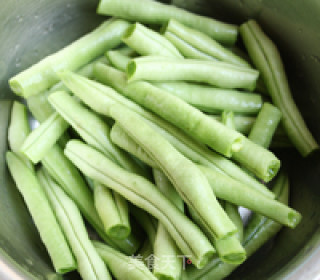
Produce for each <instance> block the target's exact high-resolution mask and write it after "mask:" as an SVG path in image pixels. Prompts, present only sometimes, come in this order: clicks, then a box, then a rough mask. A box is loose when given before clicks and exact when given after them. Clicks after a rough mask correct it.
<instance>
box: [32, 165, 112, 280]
mask: <svg viewBox="0 0 320 280" xmlns="http://www.w3.org/2000/svg"><path fill="white" fill-rule="evenodd" d="M37 176H38V178H39V180H40V182H41V184H42V187H43V189H44V190H45V192H46V194H47V197H48V199H49V201H50V204H51V206H52V208H53V209H54V212H55V215H56V217H57V219H58V221H59V223H60V225H61V227H62V229H63V231H64V234H65V236H66V238H67V239H68V241H69V244H70V247H71V249H72V252H73V253H74V255H75V257H76V260H77V263H78V271H79V273H80V275H81V276H82V278H83V279H84V280H94V279H96V280H98V279H99V280H102V279H104V280H107V279H110V280H111V277H110V274H109V272H108V270H107V268H106V266H105V264H104V263H103V261H102V259H101V258H100V256H99V255H98V253H97V251H96V250H95V248H94V247H93V245H92V243H91V241H90V240H89V236H88V233H87V230H86V228H85V225H84V221H83V219H82V217H81V214H80V211H79V209H78V208H77V206H76V205H75V203H74V202H73V201H72V200H71V199H70V198H69V197H68V196H67V195H66V193H65V192H64V191H63V190H62V189H61V188H60V187H59V186H58V185H57V184H56V183H55V182H54V181H53V179H51V178H50V177H49V175H48V174H47V173H46V172H45V171H44V169H41V170H40V171H38V172H37Z"/></svg>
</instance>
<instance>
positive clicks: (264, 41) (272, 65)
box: [240, 20, 319, 156]
mask: <svg viewBox="0 0 320 280" xmlns="http://www.w3.org/2000/svg"><path fill="white" fill-rule="evenodd" d="M240 30H241V35H242V38H243V41H244V44H245V46H246V48H247V49H248V52H249V55H250V56H251V58H252V60H253V63H254V64H255V66H256V67H257V68H258V69H259V70H260V71H261V76H262V78H263V80H264V82H265V85H266V87H267V89H268V91H269V93H270V96H271V98H272V101H273V103H274V104H275V105H276V106H277V107H278V108H279V109H280V111H281V112H282V114H283V121H282V124H283V126H284V128H285V130H286V132H287V134H288V136H289V138H290V140H291V141H292V143H293V144H294V145H295V147H296V148H297V149H298V151H299V152H300V153H301V155H302V156H308V155H309V154H310V153H312V152H313V151H315V150H317V149H319V145H318V143H317V142H316V140H315V139H314V137H313V136H312V134H311V132H310V131H309V129H308V128H307V126H306V123H305V121H304V120H303V117H302V115H301V113H300V111H299V109H298V108H297V105H296V104H295V102H294V100H293V98H292V94H291V90H290V87H289V84H288V79H287V76H286V73H285V69H284V66H283V62H282V60H281V57H280V54H279V51H278V49H277V47H276V45H275V44H274V43H273V42H272V41H271V39H270V38H269V37H267V35H266V34H265V33H264V32H263V30H262V29H261V27H260V26H259V25H258V24H257V22H255V21H254V20H250V21H249V22H247V23H245V24H243V25H242V26H241V29H240Z"/></svg>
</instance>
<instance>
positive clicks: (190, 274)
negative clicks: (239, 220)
mask: <svg viewBox="0 0 320 280" xmlns="http://www.w3.org/2000/svg"><path fill="white" fill-rule="evenodd" d="M288 190H289V182H288V177H287V176H286V175H285V174H284V173H280V174H279V176H278V178H277V180H276V183H275V186H274V188H273V192H274V193H275V194H276V198H277V200H278V201H279V202H281V203H284V204H288ZM281 228H282V225H281V224H279V223H277V222H275V221H273V220H270V219H267V218H266V217H264V216H261V215H259V214H253V216H252V219H251V220H250V221H249V224H248V225H247V227H246V229H245V234H244V242H243V244H244V246H245V249H246V251H247V255H248V257H250V256H252V255H253V253H255V252H256V251H257V250H258V249H259V248H260V247H261V246H262V245H264V244H265V243H266V242H267V241H268V240H269V239H271V238H272V237H273V236H274V235H276V234H277V233H278V232H279V231H280V229H281ZM237 267H238V265H232V264H227V263H223V262H222V261H220V260H219V259H218V258H215V259H214V260H212V261H211V262H210V263H209V264H208V265H207V266H205V267H204V268H203V269H202V270H199V269H194V268H193V267H189V268H188V269H187V270H186V271H184V272H183V275H182V280H200V279H201V280H212V279H214V280H220V279H224V278H225V277H227V276H228V275H229V274H230V273H231V272H232V271H233V270H235V269H236V268H237Z"/></svg>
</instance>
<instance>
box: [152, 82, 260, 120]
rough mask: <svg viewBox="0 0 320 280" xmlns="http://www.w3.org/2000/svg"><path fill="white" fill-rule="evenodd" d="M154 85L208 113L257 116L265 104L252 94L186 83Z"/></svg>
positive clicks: (256, 95) (159, 83) (157, 83)
mask: <svg viewBox="0 0 320 280" xmlns="http://www.w3.org/2000/svg"><path fill="white" fill-rule="evenodd" d="M153 85H155V86H157V87H159V88H162V89H164V90H166V91H167V92H170V93H171V94H173V95H175V96H177V97H179V98H181V99H182V100H184V101H185V102H187V103H189V104H191V105H192V106H194V107H196V108H198V109H199V110H201V111H204V112H208V113H220V112H222V111H224V110H227V111H232V112H234V113H239V114H247V115H251V114H253V115H256V114H257V113H258V112H259V111H260V109H261V107H262V104H263V100H262V97H261V95H259V94H255V93H251V92H243V91H238V90H227V89H220V88H215V87H210V86H205V85H200V84H192V83H185V82H155V83H153Z"/></svg>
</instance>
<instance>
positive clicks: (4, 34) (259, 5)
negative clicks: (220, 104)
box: [0, 0, 320, 280]
mask: <svg viewBox="0 0 320 280" xmlns="http://www.w3.org/2000/svg"><path fill="white" fill-rule="evenodd" d="M164 2H167V3H169V2H170V3H171V2H172V3H173V4H174V5H177V6H179V7H183V8H185V9H188V10H190V11H194V12H196V13H199V14H203V15H207V16H212V17H215V18H217V19H220V20H224V21H227V22H231V23H236V24H240V23H242V22H244V21H245V20H247V19H249V18H255V19H256V20H257V21H258V22H259V23H260V24H261V25H262V27H263V28H264V30H265V31H266V33H267V34H268V35H269V36H270V37H271V38H272V39H273V40H274V41H275V42H276V44H277V45H278V47H279V49H280V52H281V55H282V57H283V60H284V63H285V67H286V70H287V73H288V78H289V81H290V84H291V87H292V90H293V95H294V98H295V100H296V102H297V104H298V106H299V108H300V110H301V112H302V114H303V116H304V118H305V120H306V122H307V124H308V126H309V128H310V130H311V131H312V133H313V134H314V136H315V138H316V139H317V140H318V141H320V125H319V123H320V110H319V109H320V79H319V75H320V48H319V46H320V33H319V27H320V5H319V1H318V0H304V1H302V0H281V1H277V0H237V1H234V0H214V1H213V0H211V1H210V0H173V1H164ZM97 4H98V3H97V1H94V0H69V1H65V0H55V1H50V0H37V1H35V0H24V1H21V0H11V1H2V3H1V6H2V7H1V10H0V42H1V44H0V54H1V56H0V99H1V101H0V139H1V141H0V172H1V175H0V279H2V280H7V279H8V280H9V279H10V280H11V279H49V280H53V279H60V276H58V275H56V274H55V273H54V272H53V268H52V265H51V262H50V259H49V257H48V255H47V253H46V250H45V248H44V246H43V245H42V243H41V241H40V237H39V234H38V233H37V231H36V229H35V226H34V224H33V222H32V220H31V218H30V215H29V213H28V211H27V209H26V207H25V205H24V203H23V200H22V198H21V196H20V194H19V193H18V191H17V189H16V187H15V185H14V183H13V182H12V179H11V177H10V176H9V174H8V170H7V167H6V164H5V157H4V155H5V152H6V150H7V141H6V137H7V127H8V121H9V116H10V109H11V101H10V100H13V99H15V98H16V96H14V95H13V94H12V93H11V92H10V90H9V87H8V83H7V81H8V79H9V77H11V76H12V75H13V74H15V73H17V72H19V71H21V70H23V69H25V68H26V67H28V66H29V65H31V64H33V63H35V62H37V61H38V60H40V59H41V58H43V57H44V56H46V55H48V54H50V53H52V52H54V51H56V50H58V49H60V48H62V47H63V46H65V45H66V44H68V43H70V42H72V41H74V40H75V39H76V38H78V37H80V36H81V35H83V34H85V33H87V32H88V31H90V30H92V29H93V28H94V27H95V26H97V25H98V24H99V23H100V22H102V21H103V20H104V19H105V18H104V17H102V16H98V15H96V12H95V10H96V7H97ZM278 155H279V157H280V158H281V159H282V160H283V166H284V168H285V169H287V170H288V172H289V176H290V181H291V195H290V200H291V205H292V206H293V207H294V208H296V209H297V210H299V211H300V212H301V213H302V215H303V221H302V223H301V224H300V225H299V226H298V227H297V228H296V229H295V230H290V229H283V230H282V231H281V232H280V233H279V234H278V235H277V236H276V238H274V239H273V240H272V241H270V242H268V243H267V244H266V245H265V246H264V247H263V248H262V249H261V250H259V252H257V253H256V254H255V255H254V256H253V257H251V258H250V259H249V260H248V261H246V263H245V264H244V265H242V266H241V267H240V268H239V269H237V270H236V271H235V272H234V273H233V274H232V275H231V276H230V277H229V278H228V279H241V280H251V279H259V280H262V279H310V280H316V279H320V184H319V183H320V155H319V153H316V154H314V155H312V156H311V157H309V158H306V159H303V158H302V157H301V156H300V155H299V154H298V153H297V152H296V151H295V150H294V149H286V150H280V151H278ZM65 279H79V276H77V275H76V274H71V275H68V277H65Z"/></svg>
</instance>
